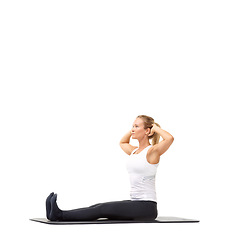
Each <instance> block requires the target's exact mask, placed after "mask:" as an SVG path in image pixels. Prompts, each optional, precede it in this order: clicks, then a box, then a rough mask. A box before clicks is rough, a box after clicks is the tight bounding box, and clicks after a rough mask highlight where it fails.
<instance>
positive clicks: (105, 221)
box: [30, 217, 199, 225]
mask: <svg viewBox="0 0 240 240" xmlns="http://www.w3.org/2000/svg"><path fill="white" fill-rule="evenodd" d="M30 220H31V221H35V222H40V223H46V224H54V225H70V224H114V223H197V222H199V220H194V219H187V218H179V217H158V218H156V219H155V220H151V221H149V220H109V219H105V218H99V219H98V220H94V221H50V220H48V219H46V218H32V219H30Z"/></svg>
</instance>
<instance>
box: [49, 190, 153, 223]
mask: <svg viewBox="0 0 240 240" xmlns="http://www.w3.org/2000/svg"><path fill="white" fill-rule="evenodd" d="M56 198H57V195H56V194H55V195H54V196H53V197H52V198H51V212H50V216H49V219H50V220H53V221H56V220H58V221H92V220H96V219H98V218H108V219H111V220H153V219H155V218H156V217H157V203H155V202H152V201H130V200H126V201H117V202H106V203H99V204H95V205H92V206H90V207H87V208H79V209H74V210H69V211H62V210H60V209H59V208H58V206H57V203H56Z"/></svg>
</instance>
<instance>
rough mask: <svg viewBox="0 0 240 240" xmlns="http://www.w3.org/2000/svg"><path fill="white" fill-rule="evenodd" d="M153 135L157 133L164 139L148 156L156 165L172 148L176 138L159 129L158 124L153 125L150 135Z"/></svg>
mask: <svg viewBox="0 0 240 240" xmlns="http://www.w3.org/2000/svg"><path fill="white" fill-rule="evenodd" d="M153 133H157V134H159V135H160V136H161V137H162V138H163V140H162V141H161V142H159V143H158V144H156V145H154V146H153V147H152V148H151V151H150V152H149V154H148V159H150V160H149V162H150V163H152V164H156V163H158V162H159V158H160V156H161V155H162V154H163V153H165V152H166V151H167V150H168V148H169V147H170V146H171V144H172V143H173V141H174V138H173V136H172V135H171V134H170V133H169V132H167V131H165V130H163V129H162V128H160V127H158V126H157V125H156V124H154V125H153V127H152V129H151V133H150V134H149V135H150V136H151V135H152V134H153Z"/></svg>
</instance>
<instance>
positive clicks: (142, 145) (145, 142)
mask: <svg viewBox="0 0 240 240" xmlns="http://www.w3.org/2000/svg"><path fill="white" fill-rule="evenodd" d="M149 145H151V144H150V143H149V140H148V139H147V140H145V139H143V140H141V141H139V147H138V149H140V150H142V149H144V148H146V147H147V146H149Z"/></svg>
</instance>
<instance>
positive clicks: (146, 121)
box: [137, 115, 160, 145]
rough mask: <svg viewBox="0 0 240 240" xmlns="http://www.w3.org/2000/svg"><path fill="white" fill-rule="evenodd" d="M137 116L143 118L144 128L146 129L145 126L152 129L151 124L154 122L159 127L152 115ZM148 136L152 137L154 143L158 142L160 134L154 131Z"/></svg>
mask: <svg viewBox="0 0 240 240" xmlns="http://www.w3.org/2000/svg"><path fill="white" fill-rule="evenodd" d="M137 118H141V119H142V120H143V123H144V129H147V128H150V129H152V127H153V124H156V125H157V126H158V127H160V125H159V124H158V123H156V122H155V121H154V119H153V118H152V117H149V116H147V115H139V116H137ZM148 138H149V139H152V145H155V144H157V143H159V139H160V135H159V134H158V133H156V132H155V133H154V134H153V135H152V136H149V137H148Z"/></svg>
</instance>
